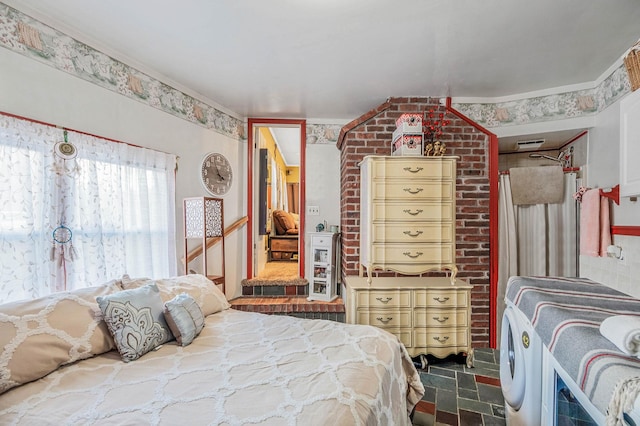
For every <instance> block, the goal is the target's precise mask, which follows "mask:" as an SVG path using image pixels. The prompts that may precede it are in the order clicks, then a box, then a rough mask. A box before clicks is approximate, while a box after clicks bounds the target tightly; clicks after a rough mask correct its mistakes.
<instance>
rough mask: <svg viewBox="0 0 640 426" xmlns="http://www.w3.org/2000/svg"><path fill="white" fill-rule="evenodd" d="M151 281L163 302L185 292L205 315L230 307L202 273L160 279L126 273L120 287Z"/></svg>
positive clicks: (223, 296) (125, 287) (134, 285)
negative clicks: (132, 276)
mask: <svg viewBox="0 0 640 426" xmlns="http://www.w3.org/2000/svg"><path fill="white" fill-rule="evenodd" d="M151 283H156V284H157V286H158V289H159V290H160V297H162V300H163V301H164V302H168V301H169V300H171V299H173V298H174V297H176V296H177V295H179V294H181V293H187V294H188V295H189V296H191V297H193V298H194V300H195V301H196V302H197V303H198V306H200V309H201V310H202V314H203V315H204V316H205V317H206V316H208V315H211V314H215V313H216V312H220V311H223V310H225V309H229V308H230V307H231V305H230V304H229V302H228V301H227V298H226V297H225V295H224V293H222V291H221V290H220V289H219V288H218V286H216V285H215V284H214V283H213V282H212V281H211V280H210V279H208V278H207V277H205V276H204V275H200V274H189V275H180V276H177V277H173V278H165V279H161V280H152V279H150V278H135V279H132V278H129V276H128V275H124V276H123V277H122V288H124V289H125V290H128V289H131V288H137V287H141V286H143V285H146V284H151Z"/></svg>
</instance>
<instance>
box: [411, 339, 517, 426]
mask: <svg viewBox="0 0 640 426" xmlns="http://www.w3.org/2000/svg"><path fill="white" fill-rule="evenodd" d="M499 356H500V353H499V351H496V350H492V349H483V348H481V349H476V350H475V363H474V367H473V368H467V367H466V366H465V365H464V362H462V361H463V359H462V358H460V357H449V358H446V359H444V360H438V359H435V358H432V357H430V356H429V357H428V359H429V365H428V366H427V368H426V369H425V370H420V378H421V379H422V383H423V384H424V387H425V394H424V396H423V397H422V401H420V402H419V403H418V405H417V406H416V411H415V413H414V416H413V425H414V426H435V425H455V426H476V425H477V426H489V425H491V426H493V425H505V419H504V399H503V397H502V391H501V390H500V359H499Z"/></svg>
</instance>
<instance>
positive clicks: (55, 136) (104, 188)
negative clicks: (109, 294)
mask: <svg viewBox="0 0 640 426" xmlns="http://www.w3.org/2000/svg"><path fill="white" fill-rule="evenodd" d="M67 137H68V142H69V143H71V144H72V145H74V146H75V148H76V152H77V155H76V156H75V157H73V158H71V156H68V157H64V156H61V155H56V154H55V152H56V151H55V149H56V144H57V143H59V142H62V141H64V138H65V136H64V135H63V131H62V130H61V129H57V128H54V127H51V126H47V125H42V124H37V123H32V122H30V121H27V120H21V119H17V118H13V117H7V116H0V206H2V207H1V208H0V302H7V301H12V300H19V299H24V298H34V297H39V296H42V295H45V294H48V293H51V292H54V291H61V290H65V289H68V290H70V289H74V288H81V287H88V286H92V285H97V284H101V283H103V282H106V281H108V280H110V279H114V278H119V277H120V276H121V275H122V274H125V273H127V274H129V275H131V276H147V277H151V278H154V277H162V276H170V275H175V273H176V250H175V247H176V245H175V166H176V157H175V156H174V155H171V154H165V153H161V152H157V151H153V150H150V149H145V148H140V147H134V146H130V145H127V144H124V143H117V142H112V141H108V140H105V139H101V138H98V137H94V136H89V135H84V134H80V133H76V132H71V131H70V132H68V136H67ZM56 230H57V231H56ZM56 240H58V241H57V242H56Z"/></svg>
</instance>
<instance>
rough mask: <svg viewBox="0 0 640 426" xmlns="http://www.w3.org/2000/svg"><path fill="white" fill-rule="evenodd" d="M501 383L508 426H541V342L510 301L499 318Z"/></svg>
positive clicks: (523, 316) (526, 320) (525, 318)
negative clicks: (500, 319) (500, 318)
mask: <svg viewBox="0 0 640 426" xmlns="http://www.w3.org/2000/svg"><path fill="white" fill-rule="evenodd" d="M500 384H501V386H502V394H503V395H504V410H505V418H506V421H507V425H510V426H540V417H541V410H542V402H541V401H542V341H541V340H540V337H539V336H538V334H537V333H536V332H535V330H534V329H533V327H532V326H531V323H530V322H529V320H528V319H527V317H526V316H525V315H524V314H523V313H522V312H521V311H520V310H518V308H517V307H515V306H513V305H512V304H510V302H507V306H506V308H505V311H504V315H503V316H502V327H501V334H500Z"/></svg>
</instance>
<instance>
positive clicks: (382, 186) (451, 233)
mask: <svg viewBox="0 0 640 426" xmlns="http://www.w3.org/2000/svg"><path fill="white" fill-rule="evenodd" d="M456 160H457V157H451V156H449V157H389V156H367V157H365V158H364V159H363V161H362V163H360V180H361V181H360V274H359V276H358V277H355V276H348V277H346V280H345V289H346V292H345V295H344V296H343V297H344V298H345V299H346V300H345V304H346V308H347V322H349V323H354V324H369V325H374V326H377V327H380V328H383V329H385V330H387V331H389V332H391V333H393V334H395V335H396V336H397V337H398V338H399V339H400V340H401V341H402V343H403V344H404V345H405V347H406V348H407V351H408V352H409V354H410V355H411V356H418V355H421V354H431V355H434V356H436V357H439V358H442V357H446V356H448V355H451V354H457V353H460V352H464V353H466V354H467V365H469V366H471V365H472V363H473V349H472V348H471V331H470V330H471V289H472V287H473V286H471V285H469V284H468V283H467V282H466V281H465V280H462V279H459V278H456V274H457V271H458V269H457V267H456V265H455V261H456V242H455V241H456V235H455V234H456V232H455V230H456V203H455V199H456ZM376 269H377V270H391V271H395V272H398V273H401V274H403V275H406V276H403V277H375V278H373V277H372V275H373V271H374V270H376ZM443 269H444V270H449V271H450V272H451V274H450V277H419V276H411V275H419V274H422V273H424V272H428V271H431V270H443ZM365 271H366V276H365Z"/></svg>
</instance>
